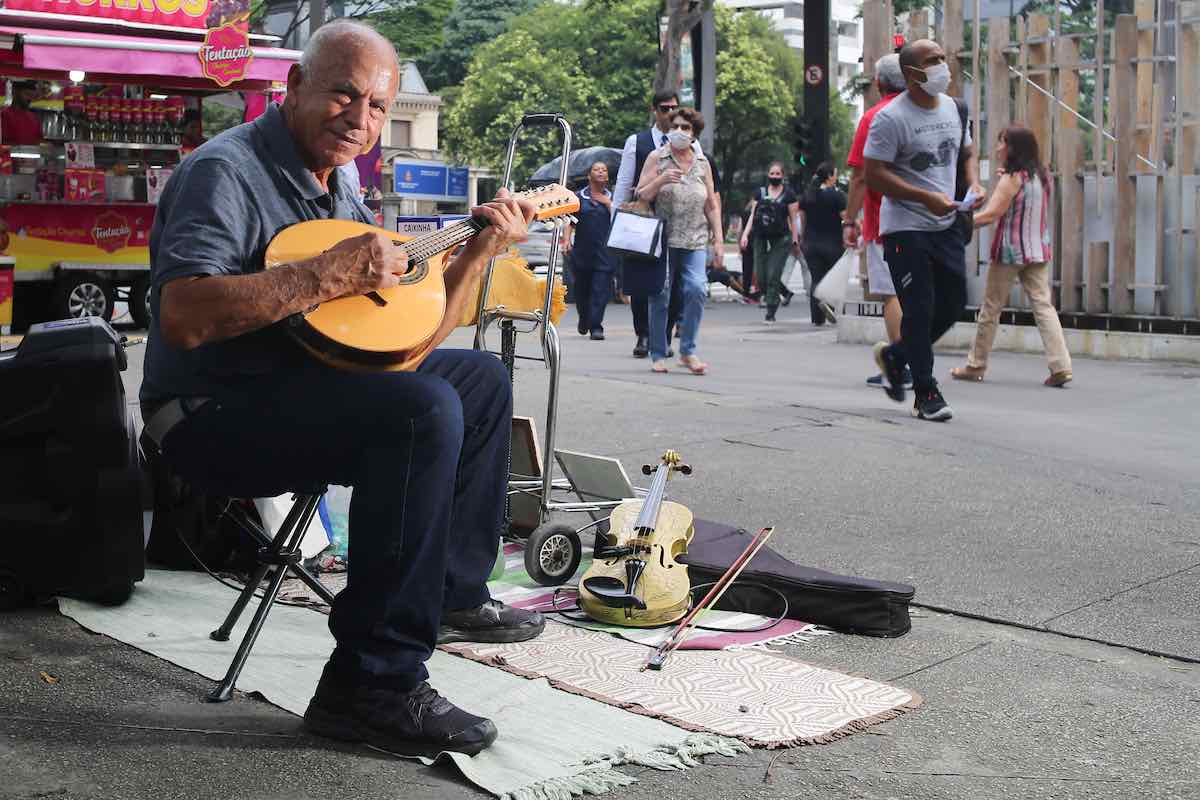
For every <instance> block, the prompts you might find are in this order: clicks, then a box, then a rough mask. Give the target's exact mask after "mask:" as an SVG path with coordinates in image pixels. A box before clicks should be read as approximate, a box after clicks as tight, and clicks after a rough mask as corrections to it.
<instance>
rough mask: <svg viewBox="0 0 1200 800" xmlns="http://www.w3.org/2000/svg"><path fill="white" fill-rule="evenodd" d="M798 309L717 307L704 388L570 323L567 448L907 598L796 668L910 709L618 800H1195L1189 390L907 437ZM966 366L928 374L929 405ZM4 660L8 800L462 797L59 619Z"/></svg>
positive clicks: (1000, 398)
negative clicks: (896, 615)
mask: <svg viewBox="0 0 1200 800" xmlns="http://www.w3.org/2000/svg"><path fill="white" fill-rule="evenodd" d="M797 300H798V301H799V302H794V303H793V304H792V305H791V306H790V307H788V308H785V309H781V310H780V320H781V321H780V322H779V323H778V324H777V325H775V326H772V327H767V326H764V325H763V324H762V323H761V321H760V320H761V314H762V312H761V310H759V309H756V308H752V307H749V306H744V305H739V304H734V303H725V302H714V303H711V304H710V305H709V307H708V309H707V311H706V317H705V320H704V326H703V330H702V340H701V349H700V351H699V354H700V355H701V357H702V358H704V359H705V360H706V361H708V362H709V363H710V374H709V375H707V376H704V377H696V376H692V375H690V374H687V373H686V372H685V371H673V372H672V373H671V374H669V375H666V376H657V375H653V374H652V373H651V372H650V371H649V364H648V363H647V362H646V361H644V360H642V361H638V360H634V359H632V358H631V357H630V355H629V353H630V349H631V348H632V345H633V333H632V329H631V325H630V322H629V312H628V310H627V309H626V308H625V307H622V306H610V307H609V315H610V318H609V320H608V321H607V323H606V325H605V328H606V330H607V332H608V339H607V340H606V341H604V342H592V341H590V340H587V339H586V338H585V337H578V336H576V335H575V334H574V327H575V326H574V319H573V317H572V316H571V315H570V314H568V316H567V318H566V319H564V320H563V323H562V325H561V330H562V332H563V334H562V335H563V340H564V342H563V349H564V357H563V363H564V372H563V379H562V387H561V398H560V409H559V415H558V420H559V437H558V442H557V444H558V446H559V447H562V448H566V449H572V450H583V451H588V452H596V453H602V454H606V455H611V456H616V457H619V458H620V459H621V460H622V462H623V463H624V464H625V467H626V470H627V471H628V472H629V473H630V474H635V473H636V472H637V471H638V468H639V467H640V465H641V464H642V463H643V462H654V461H656V460H657V458H658V456H659V455H661V452H662V450H664V449H665V448H667V447H671V448H675V449H677V450H679V451H680V452H681V453H682V455H683V456H684V458H685V460H686V461H688V463H690V464H691V465H692V466H693V467H694V468H695V474H694V475H693V476H692V477H691V478H688V479H681V480H679V481H676V482H673V499H675V500H677V501H678V502H682V503H684V504H685V505H688V506H689V507H690V508H691V509H692V510H693V511H694V512H695V513H696V514H697V515H699V516H704V517H708V518H711V519H717V520H723V521H727V522H733V523H737V524H740V525H743V526H746V527H748V528H749V527H753V526H759V525H764V524H768V523H773V524H775V525H777V526H778V527H779V530H778V532H777V534H776V537H775V540H774V542H773V546H775V547H776V548H777V549H779V550H781V551H782V552H783V553H784V554H785V555H787V556H789V557H790V558H792V559H793V560H795V561H797V562H800V563H804V564H810V565H813V566H818V567H822V568H825V569H830V570H833V571H838V572H846V573H854V574H861V575H865V576H869V577H876V578H885V579H893V580H900V581H905V582H909V583H912V584H914V585H915V586H916V587H917V601H918V603H921V604H924V606H925V608H918V609H916V610H915V619H914V626H913V632H912V633H911V634H909V635H908V636H906V637H903V638H901V639H895V640H879V639H867V638H861V637H850V636H832V637H826V638H823V639H822V640H820V641H818V642H817V643H813V644H809V645H805V646H802V647H798V648H794V649H793V650H791V651H790V652H791V654H792V655H794V656H796V657H798V658H800V659H802V660H804V661H808V662H810V663H814V664H818V665H821V666H828V667H830V668H834V669H840V670H843V671H846V672H852V673H856V674H863V675H867V676H869V677H872V678H876V679H879V680H884V681H892V682H895V683H897V684H899V685H902V686H904V687H906V688H910V689H913V690H915V691H917V692H919V693H920V694H921V695H923V696H924V698H925V704H924V706H923V707H921V708H920V709H918V710H917V711H915V712H913V713H910V714H907V715H905V716H904V717H902V718H900V719H898V720H896V721H894V722H891V723H888V724H885V725H881V726H877V727H875V728H872V729H870V730H869V731H867V732H864V733H858V734H855V735H853V736H850V737H848V738H845V739H842V740H840V741H838V742H836V743H834V744H830V745H823V746H816V747H806V748H799V749H795V750H790V751H775V752H761V751H760V752H756V753H754V754H752V755H751V756H748V757H744V758H741V759H737V760H735V761H726V760H724V759H710V762H711V763H710V764H709V765H706V766H703V767H700V768H697V769H694V770H691V771H690V772H686V773H653V772H647V773H644V774H641V775H639V777H640V778H641V782H640V783H638V784H636V785H635V786H633V787H630V788H629V789H626V790H622V791H620V792H618V793H614V794H613V795H612V796H613V797H614V798H615V797H627V798H660V797H663V796H682V795H684V794H685V793H686V795H687V796H689V797H694V798H699V799H700V800H709V799H710V798H711V799H712V800H716V798H742V797H745V798H750V797H754V798H781V799H782V798H799V797H829V798H879V799H880V800H882V799H883V798H918V797H919V798H922V799H923V800H924V799H925V798H963V797H976V798H991V797H996V798H999V797H1054V798H1060V797H1080V798H1083V797H1089V798H1092V797H1101V798H1124V797H1128V798H1134V797H1137V798H1144V797H1155V798H1175V797H1178V798H1194V797H1197V796H1200V766H1198V765H1197V759H1196V755H1197V753H1200V724H1198V723H1197V721H1196V720H1197V718H1198V713H1197V712H1200V666H1198V665H1197V664H1196V663H1194V661H1195V660H1197V659H1200V636H1198V635H1197V634H1198V633H1200V615H1197V613H1196V610H1195V609H1196V607H1197V599H1198V595H1200V591H1197V577H1200V534H1197V533H1196V531H1197V527H1198V526H1197V522H1198V521H1200V489H1198V486H1197V482H1196V475H1197V474H1200V472H1198V469H1197V467H1198V466H1200V463H1198V462H1200V455H1198V454H1197V448H1196V444H1195V443H1196V441H1197V433H1198V432H1200V430H1198V429H1200V415H1197V414H1196V412H1195V408H1196V407H1197V402H1196V401H1197V400H1200V369H1198V368H1197V367H1195V366H1194V365H1180V364H1172V363H1161V362H1154V363H1146V362H1111V361H1094V360H1090V359H1086V358H1081V359H1078V360H1077V361H1076V363H1075V376H1076V381H1075V383H1073V384H1072V385H1071V386H1070V388H1068V389H1065V390H1051V389H1045V388H1043V387H1042V386H1041V385H1040V381H1041V378H1042V376H1043V375H1044V374H1045V365H1044V363H1043V362H1042V360H1041V359H1040V358H1039V357H1037V356H1033V355H1017V354H1008V353H998V354H996V355H995V356H994V360H993V364H992V367H991V369H990V371H989V377H988V381H987V382H985V383H983V384H978V385H974V384H970V385H968V384H960V383H957V382H951V381H949V380H944V381H943V390H944V392H945V394H946V397H947V399H948V400H949V402H950V403H951V405H952V406H953V407H954V409H955V412H956V417H955V419H954V421H952V422H950V423H948V424H937V423H927V422H920V421H917V420H914V419H912V418H911V417H910V416H909V413H908V406H907V405H905V406H899V405H896V404H894V403H892V402H890V401H889V400H888V399H887V398H886V397H885V396H884V395H883V393H882V392H880V391H878V390H872V389H869V388H867V387H866V386H865V385H864V383H863V381H864V378H865V377H866V376H867V375H868V374H870V373H871V372H872V371H873V370H872V366H871V363H870V356H869V350H868V348H866V347H863V346H857V345H846V344H837V343H836V341H835V338H836V334H835V333H834V332H833V331H831V330H830V329H828V328H825V329H819V328H813V327H812V326H811V325H810V324H809V323H808V322H807V321H805V320H806V319H807V309H806V308H805V307H804V305H803V302H802V301H803V298H802V297H798V298H797ZM455 341H456V342H458V343H459V344H462V345H467V344H468V343H469V341H470V339H469V335H468V334H467V333H466V332H459V333H458V334H456V338H455ZM521 349H522V351H523V352H527V353H529V354H531V355H532V354H535V353H536V352H537V348H536V346H535V343H534V342H533V341H532V340H528V339H522V340H521ZM961 359H962V354H961V353H954V354H944V355H939V358H938V361H937V365H936V370H937V374H938V375H939V377H941V376H945V375H946V372H947V371H948V369H949V367H950V366H952V365H954V364H957V363H960V361H961ZM134 360H135V361H136V359H134ZM137 366H138V367H140V364H139V365H137ZM127 378H128V380H129V382H130V388H131V397H132V398H135V397H136V385H137V383H138V381H139V380H140V373H139V372H138V370H137V369H136V368H135V367H134V366H132V365H131V370H130V372H129V373H128V374H127ZM515 389H516V396H517V411H518V413H522V414H527V415H530V416H533V417H535V419H538V420H539V423H538V424H539V430H541V429H542V428H543V426H544V423H543V420H544V417H545V398H546V373H545V370H544V369H542V368H541V366H540V365H537V364H533V363H530V362H521V363H520V364H519V368H518V372H517V377H516V386H515ZM931 608H937V609H943V610H945V613H942V612H936V611H933V610H930V609H931ZM1150 653H1153V654H1161V655H1151V654H1150ZM0 661H2V662H3V663H4V664H5V665H6V668H5V669H3V670H0V698H2V699H0V731H3V734H4V736H3V738H2V739H0V742H2V743H0V775H3V776H5V778H6V780H4V781H0V797H12V798H30V797H38V796H52V797H69V798H76V797H78V798H85V797H86V798H143V797H144V798H151V797H155V798H157V797H171V798H175V797H180V798H182V797H188V798H192V797H194V798H214V800H215V799H216V798H226V797H229V796H244V797H253V798H288V799H289V800H293V799H294V798H307V797H313V798H317V797H320V798H329V797H340V796H346V797H356V798H375V797H379V798H398V797H404V798H426V797H428V798H451V797H460V796H464V797H465V796H481V795H480V793H479V792H478V791H477V790H475V789H473V788H472V787H470V786H469V785H468V784H466V783H465V782H464V781H462V780H461V779H460V778H458V777H457V776H455V775H454V774H453V773H452V772H450V771H448V770H442V769H426V768H424V767H421V766H419V765H415V764H410V763H407V762H402V761H397V760H392V759H390V758H385V757H382V756H380V755H379V754H376V753H373V752H371V751H367V750H360V749H357V748H350V747H330V746H328V745H327V744H326V743H325V742H323V741H320V740H317V739H314V738H312V737H308V736H307V735H305V734H304V733H303V732H302V731H301V729H300V726H299V720H298V719H297V718H295V717H293V716H291V715H288V714H286V713H284V712H282V711H279V710H277V709H275V708H274V707H272V706H270V705H268V704H266V703H263V702H261V701H257V700H255V699H254V698H250V697H245V696H239V697H238V698H236V699H235V701H234V702H232V703H230V704H226V705H223V706H211V705H207V704H205V703H202V702H201V700H200V698H201V697H202V695H203V692H204V691H205V689H206V688H207V682H206V681H204V680H203V679H200V678H198V677H196V676H194V675H192V674H190V673H187V672H185V671H183V670H180V669H177V668H175V667H172V666H171V665H168V664H165V663H163V662H160V661H158V660H157V659H154V658H152V657H150V656H146V655H144V654H141V653H139V652H136V651H134V650H132V649H130V648H127V647H125V646H123V645H120V644H118V643H115V642H112V641H111V640H107V639H105V638H103V637H97V636H92V635H89V634H86V633H84V632H82V631H81V630H80V629H79V628H78V626H76V625H75V624H74V623H72V622H70V621H69V620H66V619H64V618H62V617H59V616H57V615H56V613H54V612H53V611H51V610H32V611H27V612H22V613H18V614H9V615H5V616H3V617H0ZM41 672H46V673H47V674H49V675H52V676H54V677H56V678H58V679H59V680H58V682H57V683H54V684H50V683H47V682H46V681H45V680H44V679H42V678H41V677H39V673H41ZM564 735H569V731H564Z"/></svg>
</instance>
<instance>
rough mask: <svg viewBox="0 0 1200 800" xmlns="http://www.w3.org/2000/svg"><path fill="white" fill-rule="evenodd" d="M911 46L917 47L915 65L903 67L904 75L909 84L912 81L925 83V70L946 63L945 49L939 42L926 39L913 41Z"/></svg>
mask: <svg viewBox="0 0 1200 800" xmlns="http://www.w3.org/2000/svg"><path fill="white" fill-rule="evenodd" d="M913 46H914V47H915V48H917V66H916V67H905V69H904V77H906V78H908V80H909V84H910V85H911V84H912V83H914V82H915V83H916V84H918V85H920V84H923V83H925V70H927V69H929V68H930V67H936V66H937V65H938V64H945V63H946V51H945V50H943V49H942V46H941V45H940V44H938V43H937V42H932V41H929V40H928V39H926V40H924V41H921V42H913Z"/></svg>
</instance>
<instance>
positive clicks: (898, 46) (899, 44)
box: [892, 33, 904, 53]
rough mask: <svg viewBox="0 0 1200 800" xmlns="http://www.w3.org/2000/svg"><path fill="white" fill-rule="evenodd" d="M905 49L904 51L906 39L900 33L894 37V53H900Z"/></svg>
mask: <svg viewBox="0 0 1200 800" xmlns="http://www.w3.org/2000/svg"><path fill="white" fill-rule="evenodd" d="M903 49H904V37H903V36H901V35H900V34H898V33H897V34H894V35H893V36H892V52H893V53H899V52H900V51H901V50H903Z"/></svg>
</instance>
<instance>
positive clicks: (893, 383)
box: [874, 342, 904, 403]
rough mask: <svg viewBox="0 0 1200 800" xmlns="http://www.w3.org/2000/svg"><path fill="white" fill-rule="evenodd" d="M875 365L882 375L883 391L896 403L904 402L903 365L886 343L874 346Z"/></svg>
mask: <svg viewBox="0 0 1200 800" xmlns="http://www.w3.org/2000/svg"><path fill="white" fill-rule="evenodd" d="M874 355H875V364H876V366H878V367H879V371H880V372H881V373H883V390H884V391H885V392H887V396H888V397H890V398H892V399H893V400H895V401H896V402H897V403H903V402H904V365H903V364H901V363H900V359H899V358H897V357H896V353H895V351H893V350H892V347H891V345H889V344H888V343H887V342H878V343H877V344H876V345H875V351H874Z"/></svg>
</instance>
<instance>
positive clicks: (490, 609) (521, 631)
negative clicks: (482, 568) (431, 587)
mask: <svg viewBox="0 0 1200 800" xmlns="http://www.w3.org/2000/svg"><path fill="white" fill-rule="evenodd" d="M545 627H546V618H545V617H543V616H542V615H541V614H539V613H538V612H536V611H525V610H524V609H520V608H514V607H513V606H507V605H505V604H504V603H501V602H500V601H499V600H488V601H487V602H486V603H484V604H483V605H481V606H479V607H477V608H467V609H463V610H462V611H443V612H442V626H441V628H440V629H439V630H438V644H447V643H449V642H492V643H501V644H508V643H511V642H524V641H525V640H527V639H533V638H535V637H536V636H538V635H539V634H540V633H541V632H542V629H543V628H545Z"/></svg>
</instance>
